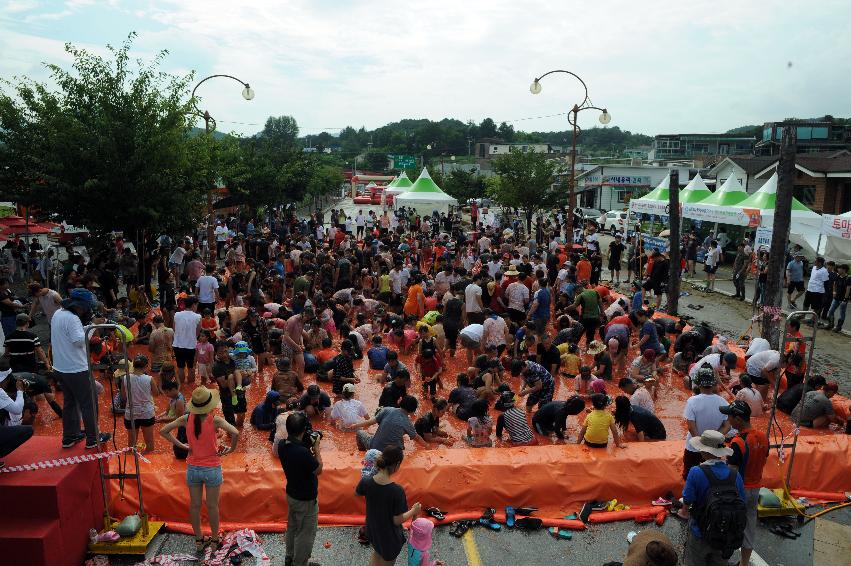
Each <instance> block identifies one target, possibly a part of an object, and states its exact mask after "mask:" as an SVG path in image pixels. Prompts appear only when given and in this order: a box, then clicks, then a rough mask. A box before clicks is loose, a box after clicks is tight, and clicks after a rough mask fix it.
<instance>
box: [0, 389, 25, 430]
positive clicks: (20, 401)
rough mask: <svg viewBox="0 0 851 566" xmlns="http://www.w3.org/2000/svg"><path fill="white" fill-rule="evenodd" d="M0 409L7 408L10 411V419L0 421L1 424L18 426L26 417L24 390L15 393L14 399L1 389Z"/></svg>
mask: <svg viewBox="0 0 851 566" xmlns="http://www.w3.org/2000/svg"><path fill="white" fill-rule="evenodd" d="M0 409H6V412H8V413H9V419H8V420H7V421H6V422H5V423H4V422H2V421H0V426H7V425H8V426H18V425H19V424H21V421H22V420H23V417H24V392H23V391H18V392H17V393H16V394H15V399H14V401H13V400H12V398H11V397H9V395H8V394H7V393H6V391H5V390H3V389H0Z"/></svg>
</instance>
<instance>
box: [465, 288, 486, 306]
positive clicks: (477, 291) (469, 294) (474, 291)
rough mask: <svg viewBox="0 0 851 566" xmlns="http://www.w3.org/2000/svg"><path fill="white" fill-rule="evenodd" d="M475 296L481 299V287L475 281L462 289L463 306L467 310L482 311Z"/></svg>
mask: <svg viewBox="0 0 851 566" xmlns="http://www.w3.org/2000/svg"><path fill="white" fill-rule="evenodd" d="M476 297H479V298H480V299H481V297H482V288H481V287H479V286H478V285H476V284H475V283H470V284H469V285H467V287H466V288H465V289H464V308H466V309H467V312H482V307H481V306H479V302H478V301H477V300H476Z"/></svg>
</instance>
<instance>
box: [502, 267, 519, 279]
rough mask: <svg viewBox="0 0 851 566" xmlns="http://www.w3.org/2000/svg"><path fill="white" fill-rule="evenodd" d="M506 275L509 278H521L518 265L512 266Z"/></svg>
mask: <svg viewBox="0 0 851 566" xmlns="http://www.w3.org/2000/svg"><path fill="white" fill-rule="evenodd" d="M505 275H506V276H508V277H519V276H520V272H519V271H517V266H516V265H512V266H511V267H509V268H508V271H506V272H505Z"/></svg>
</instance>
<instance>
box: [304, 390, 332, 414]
mask: <svg viewBox="0 0 851 566" xmlns="http://www.w3.org/2000/svg"><path fill="white" fill-rule="evenodd" d="M309 405H313V406H314V407H315V408H316V409H318V410H319V411H324V410H325V409H327V408H328V407H330V406H331V398H330V397H329V396H328V394H327V393H325V392H324V391H320V392H319V397H311V396H310V395H308V394H307V393H305V394H304V395H302V396H301V398H300V399H299V400H298V408H299V409H301V410H304V409H306V408H307V407H308V406H309Z"/></svg>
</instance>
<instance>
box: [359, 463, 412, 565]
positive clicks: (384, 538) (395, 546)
mask: <svg viewBox="0 0 851 566" xmlns="http://www.w3.org/2000/svg"><path fill="white" fill-rule="evenodd" d="M355 493H356V494H357V495H361V496H365V497H366V535H367V537H368V538H369V542H370V544H371V545H372V547H373V549H375V551H376V552H377V553H378V555H379V556H381V557H382V558H384V559H385V560H388V561H390V562H393V561H395V560H396V557H397V556H398V555H399V553H400V552H401V551H402V548H403V547H404V546H405V534H404V532H403V531H402V525H396V524H395V523H394V522H393V517H396V516H397V515H401V514H402V513H404V512H406V511H407V510H408V499H407V497H405V490H404V489H402V487H401V486H400V485H398V484H395V483H389V484H387V485H380V484H378V483H376V482H375V478H373V477H367V478H362V479H361V480H360V483H358V486H357V487H356V488H355Z"/></svg>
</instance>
